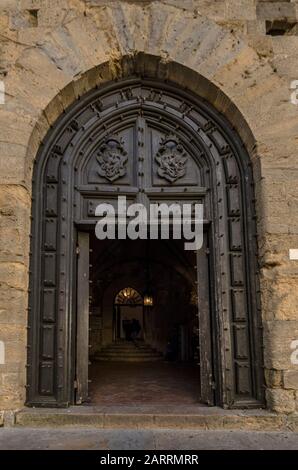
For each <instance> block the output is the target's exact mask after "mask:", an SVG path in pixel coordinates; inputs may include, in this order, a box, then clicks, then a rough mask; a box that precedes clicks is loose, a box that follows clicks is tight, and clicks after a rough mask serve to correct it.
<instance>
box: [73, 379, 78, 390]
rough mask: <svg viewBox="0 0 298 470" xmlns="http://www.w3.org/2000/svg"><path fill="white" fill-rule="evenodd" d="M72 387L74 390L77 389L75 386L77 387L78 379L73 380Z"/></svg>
mask: <svg viewBox="0 0 298 470" xmlns="http://www.w3.org/2000/svg"><path fill="white" fill-rule="evenodd" d="M73 388H74V389H75V390H77V388H78V381H77V380H74V382H73Z"/></svg>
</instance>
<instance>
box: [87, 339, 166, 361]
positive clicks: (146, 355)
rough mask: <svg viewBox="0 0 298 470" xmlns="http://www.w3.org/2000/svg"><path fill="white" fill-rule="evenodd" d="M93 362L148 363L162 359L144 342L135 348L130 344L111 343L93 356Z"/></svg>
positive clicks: (159, 354)
mask: <svg viewBox="0 0 298 470" xmlns="http://www.w3.org/2000/svg"><path fill="white" fill-rule="evenodd" d="M94 359H95V361H117V362H118V361H121V362H126V361H128V362H142V361H146V362H150V361H158V360H161V359H163V355H162V354H161V353H159V352H157V351H156V349H153V348H152V347H151V346H150V345H149V344H146V343H144V342H140V343H138V345H137V346H136V345H135V344H134V343H132V342H124V341H123V342H118V343H112V344H109V345H107V346H105V347H104V348H102V350H101V351H100V352H98V353H97V354H96V355H95V358H94Z"/></svg>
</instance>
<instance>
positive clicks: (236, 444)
mask: <svg viewBox="0 0 298 470" xmlns="http://www.w3.org/2000/svg"><path fill="white" fill-rule="evenodd" d="M15 449H28V450H30V449H34V450H38V449H42V450H44V449H49V450H56V449H57V450H81V449H85V450H189V449H192V450H203V449H204V450H205V449H206V450H234V449H235V450H236V449H237V450H238V449H239V450H244V449H246V450H251V449H260V450H262V449H274V450H282V449H288V450H297V449H298V434H297V433H290V432H256V431H254V432H244V431H227V430H220V431H198V430H173V429H154V430H149V429H135V430H133V429H129V430H128V429H126V430H125V429H86V428H76V429H74V428H64V429H58V428H51V429H43V428H41V429H40V428H39V429H33V428H16V427H15V428H0V450H15Z"/></svg>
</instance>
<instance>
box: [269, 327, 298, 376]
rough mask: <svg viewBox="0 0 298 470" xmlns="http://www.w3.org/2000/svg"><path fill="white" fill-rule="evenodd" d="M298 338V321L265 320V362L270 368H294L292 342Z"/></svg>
mask: <svg viewBox="0 0 298 470" xmlns="http://www.w3.org/2000/svg"><path fill="white" fill-rule="evenodd" d="M297 338H298V321H282V320H281V321H266V322H264V342H265V348H264V362H265V367H267V368H268V369H278V370H287V369H293V367H294V365H293V364H292V362H291V355H292V352H293V349H292V347H291V346H292V342H293V341H295V340H296V339H297Z"/></svg>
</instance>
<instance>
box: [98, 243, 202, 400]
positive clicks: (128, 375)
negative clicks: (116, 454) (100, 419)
mask: <svg viewBox="0 0 298 470" xmlns="http://www.w3.org/2000/svg"><path fill="white" fill-rule="evenodd" d="M89 276H90V281H91V282H90V290H89V296H90V309H89V313H90V315H89V328H90V332H89V344H90V348H89V361H90V365H89V380H90V382H89V397H90V398H89V399H90V401H91V403H92V404H97V405H103V404H111V405H113V404H144V403H147V404H162V403H176V404H190V403H199V401H200V378H199V377H200V370H199V365H198V362H199V359H198V357H199V350H198V349H199V340H198V333H199V325H198V316H197V312H198V306H197V298H196V297H197V295H196V280H197V268H196V254H195V253H194V252H192V251H186V250H184V241H183V240H150V241H149V240H133V241H131V240H104V241H99V240H97V239H96V237H95V236H94V235H93V234H90V272H89ZM148 289H150V296H151V297H152V304H151V305H149V306H148V305H146V300H145V302H144V299H145V298H146V296H147V295H148ZM144 303H145V305H144ZM135 326H137V328H135Z"/></svg>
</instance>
